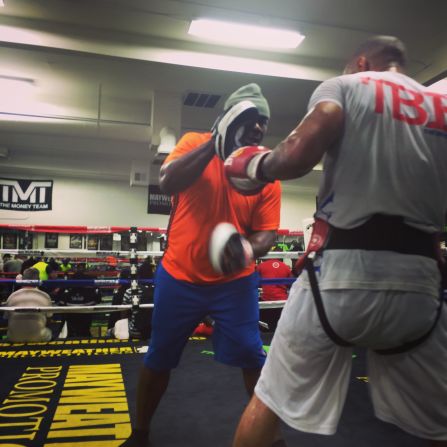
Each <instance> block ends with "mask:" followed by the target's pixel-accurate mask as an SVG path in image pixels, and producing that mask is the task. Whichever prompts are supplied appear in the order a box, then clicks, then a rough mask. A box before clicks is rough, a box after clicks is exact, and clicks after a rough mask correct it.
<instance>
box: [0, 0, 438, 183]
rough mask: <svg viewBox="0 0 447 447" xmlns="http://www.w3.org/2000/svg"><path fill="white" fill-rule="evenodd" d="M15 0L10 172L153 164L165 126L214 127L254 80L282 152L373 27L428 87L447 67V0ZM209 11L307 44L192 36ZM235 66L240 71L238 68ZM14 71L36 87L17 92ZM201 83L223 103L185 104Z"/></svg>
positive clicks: (4, 113) (2, 15)
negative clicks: (393, 40)
mask: <svg viewBox="0 0 447 447" xmlns="http://www.w3.org/2000/svg"><path fill="white" fill-rule="evenodd" d="M4 3H5V6H4V7H3V8H0V95H1V97H0V149H1V148H6V149H7V150H8V153H9V155H8V157H7V158H3V159H0V172H1V173H2V175H5V174H6V173H7V174H8V175H9V176H13V175H30V174H33V175H57V174H58V173H63V175H69V176H76V177H81V178H82V177H87V176H101V177H104V178H115V179H128V178H129V175H130V167H131V164H132V162H135V161H137V162H139V163H142V164H149V163H151V160H152V159H153V157H154V155H155V152H156V147H157V145H158V144H159V142H160V139H159V131H160V129H161V128H162V127H164V126H169V127H172V128H173V129H174V130H175V131H176V133H177V136H180V134H181V133H182V132H184V131H185V130H188V129H198V130H206V129H209V128H210V126H211V125H212V123H213V121H214V119H215V117H216V116H217V114H218V112H219V111H220V107H221V106H222V103H223V99H224V98H225V96H227V95H228V94H230V93H231V92H232V91H234V90H235V89H236V88H238V87H239V86H241V85H243V84H246V83H248V82H257V83H258V84H259V85H260V86H261V87H262V90H263V92H264V94H265V96H266V97H267V98H268V100H269V102H270V105H271V109H272V118H271V123H270V127H269V133H268V136H267V137H266V139H265V140H264V143H265V144H266V145H270V146H273V145H275V144H276V143H277V142H278V141H280V139H281V138H283V137H285V136H286V135H287V134H288V133H289V131H290V130H292V128H293V127H294V126H295V124H296V123H297V121H298V120H299V119H300V118H301V117H302V116H303V114H304V111H305V107H306V103H307V101H308V99H309V96H310V94H311V92H312V91H313V89H314V88H315V87H316V86H317V85H318V83H319V82H321V81H322V80H324V79H327V78H328V77H330V76H334V75H337V74H339V73H340V71H341V70H342V68H343V66H344V63H345V61H346V58H347V57H348V56H349V54H350V53H351V52H352V51H353V50H354V49H355V48H356V46H357V45H358V44H359V43H360V42H362V41H363V40H364V39H365V38H367V37H369V36H371V35H373V34H393V35H396V36H398V37H400V38H401V39H402V40H404V42H405V43H406V44H407V47H408V51H409V55H410V63H409V67H408V73H409V74H410V75H411V76H413V77H415V78H416V79H417V80H419V81H420V82H423V83H431V82H433V81H434V80H438V79H441V78H443V77H445V76H446V70H447V27H446V26H445V17H447V1H446V0H426V1H425V2H421V1H420V0H417V1H415V0H276V1H272V0H225V1H218V0H208V1H205V0H203V1H200V0H199V1H194V0H175V1H171V0H4ZM200 17H206V18H213V19H221V20H227V21H228V20H231V21H239V22H244V23H251V24H257V25H268V26H275V27H282V28H287V29H293V30H297V31H300V32H301V33H303V34H304V35H305V36H306V39H305V40H304V42H303V44H302V45H301V46H300V47H298V48H297V49H295V50H287V51H283V52H281V51H274V52H266V51H259V50H253V49H244V48H230V47H225V46H222V45H213V44H204V43H202V42H200V41H199V40H198V39H197V38H193V37H191V36H188V34H187V29H188V26H189V22H190V21H191V19H194V18H200ZM229 62H232V63H233V65H234V64H236V65H235V67H236V68H233V69H232V70H229V69H228V68H225V67H226V66H227V65H226V64H228V63H229ZM8 77H9V78H22V79H28V80H29V82H23V81H20V82H18V83H17V82H16V83H15V85H14V83H12V84H11V86H6V87H5V82H4V79H5V78H8ZM1 78H3V82H1ZM2 85H3V89H2V87H1V86H2ZM23 87H25V89H24V88H23ZM26 87H28V88H26ZM24 90H25V91H24ZM191 91H192V92H199V93H211V94H217V95H221V96H222V99H221V100H220V101H219V102H218V103H217V105H216V107H215V108H212V109H203V108H196V107H188V106H182V101H183V98H184V97H185V95H186V94H187V93H188V92H191ZM154 169H156V168H154ZM318 177H319V174H318V173H313V174H312V175H310V176H309V177H308V178H305V179H301V180H298V181H295V182H292V184H293V188H295V189H297V190H302V191H303V192H304V191H306V190H307V191H311V190H313V189H315V186H316V183H317V182H318Z"/></svg>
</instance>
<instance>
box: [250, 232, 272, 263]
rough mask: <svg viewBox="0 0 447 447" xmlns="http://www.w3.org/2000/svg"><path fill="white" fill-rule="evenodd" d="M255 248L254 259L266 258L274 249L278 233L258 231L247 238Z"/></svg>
mask: <svg viewBox="0 0 447 447" xmlns="http://www.w3.org/2000/svg"><path fill="white" fill-rule="evenodd" d="M247 239H248V240H249V241H250V243H251V246H252V247H253V255H254V258H259V257H261V256H264V255H265V254H267V253H268V252H269V250H270V249H271V248H272V247H273V245H274V243H275V240H276V231H257V232H256V233H253V234H252V235H250V236H249V237H248V238H247Z"/></svg>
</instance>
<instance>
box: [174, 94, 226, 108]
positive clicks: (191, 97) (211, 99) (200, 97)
mask: <svg viewBox="0 0 447 447" xmlns="http://www.w3.org/2000/svg"><path fill="white" fill-rule="evenodd" d="M221 97H222V96H221V95H213V94H211V93H198V92H189V93H187V94H186V95H185V98H184V99H183V105H184V106H189V107H205V108H207V109H212V108H214V107H215V106H216V104H217V103H218V102H219V99H220V98H221Z"/></svg>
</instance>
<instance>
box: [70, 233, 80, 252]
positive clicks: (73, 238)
mask: <svg viewBox="0 0 447 447" xmlns="http://www.w3.org/2000/svg"><path fill="white" fill-rule="evenodd" d="M70 248H74V249H77V250H81V249H82V234H70Z"/></svg>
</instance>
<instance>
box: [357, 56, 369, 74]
mask: <svg viewBox="0 0 447 447" xmlns="http://www.w3.org/2000/svg"><path fill="white" fill-rule="evenodd" d="M356 65H357V70H358V71H369V69H370V65H369V61H368V59H367V58H366V57H365V56H360V57H359V58H358V59H357V62H356Z"/></svg>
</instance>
